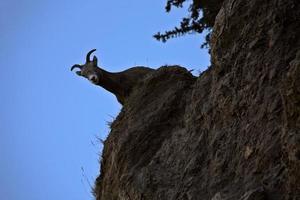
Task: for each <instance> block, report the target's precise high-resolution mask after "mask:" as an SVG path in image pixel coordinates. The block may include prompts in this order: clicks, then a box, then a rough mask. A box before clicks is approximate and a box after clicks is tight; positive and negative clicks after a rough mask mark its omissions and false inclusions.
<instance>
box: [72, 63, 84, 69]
mask: <svg viewBox="0 0 300 200" xmlns="http://www.w3.org/2000/svg"><path fill="white" fill-rule="evenodd" d="M75 68H79V69H82V66H81V65H78V64H76V65H73V66H72V67H71V71H72V70H73V69H75Z"/></svg>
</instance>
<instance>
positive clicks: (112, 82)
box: [97, 67, 124, 98]
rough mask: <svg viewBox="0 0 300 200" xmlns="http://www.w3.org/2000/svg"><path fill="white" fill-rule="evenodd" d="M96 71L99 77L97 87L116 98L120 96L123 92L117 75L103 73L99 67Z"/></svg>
mask: <svg viewBox="0 0 300 200" xmlns="http://www.w3.org/2000/svg"><path fill="white" fill-rule="evenodd" d="M97 69H98V71H97V73H98V77H100V81H99V83H98V85H99V86H101V87H103V88H104V89H106V90H108V91H109V92H111V93H113V94H115V95H116V96H117V98H118V96H122V95H123V93H124V91H123V89H122V86H121V85H120V81H119V79H120V77H119V76H118V74H117V73H111V72H108V71H105V70H104V69H101V68H99V67H98V68H97Z"/></svg>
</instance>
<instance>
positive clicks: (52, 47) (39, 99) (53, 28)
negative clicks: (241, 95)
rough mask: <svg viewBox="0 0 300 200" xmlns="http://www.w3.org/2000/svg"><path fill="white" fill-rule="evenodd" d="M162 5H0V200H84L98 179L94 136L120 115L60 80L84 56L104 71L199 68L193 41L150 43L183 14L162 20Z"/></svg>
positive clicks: (83, 87) (93, 92) (58, 1)
mask: <svg viewBox="0 0 300 200" xmlns="http://www.w3.org/2000/svg"><path fill="white" fill-rule="evenodd" d="M165 3H166V0H155V1H146V0H145V1H141V0H128V1H118V3H116V2H114V1H103V0H76V1H74V0H43V1H41V0H1V1H0V27H1V31H0V44H1V46H0V69H1V72H0V81H1V84H0V92H1V93H0V97H1V98H0V109H1V110H0V111H1V112H0V134H1V135H0V166H1V168H0V177H1V179H0V198H1V199H3V200H24V199H28V200H53V199H56V200H60V199H61V200H65V199H70V200H82V199H92V196H91V194H90V188H89V183H88V182H91V184H93V181H94V179H95V177H96V176H97V175H98V171H99V164H98V159H99V155H98V154H99V153H100V151H101V148H102V147H101V144H99V142H97V139H96V136H97V137H100V138H105V137H106V135H107V134H108V132H109V129H108V127H107V125H106V123H107V121H111V120H112V117H115V116H116V115H117V114H118V112H119V110H120V105H119V104H118V102H117V101H116V99H115V97H114V96H113V95H111V94H110V93H108V92H107V91H105V90H103V89H101V88H99V87H95V86H93V85H92V84H90V83H89V82H88V81H87V80H85V79H83V78H80V77H78V76H76V75H75V73H72V72H71V71H70V66H72V65H73V64H75V63H83V62H84V57H85V55H86V53H87V52H88V51H89V50H91V49H92V48H97V49H98V50H97V52H96V54H97V56H98V59H99V62H100V64H101V65H102V66H103V67H104V68H105V69H107V70H109V71H120V70H123V69H126V68H128V67H132V66H134V65H146V66H149V67H153V68H157V67H159V66H161V65H165V64H180V65H182V66H186V67H187V68H189V69H195V70H204V69H205V68H206V66H208V65H209V56H208V54H207V51H206V50H201V49H200V44H201V43H202V38H203V36H199V35H189V36H186V37H183V38H178V39H173V40H170V41H169V42H167V43H165V44H163V43H160V42H157V41H155V40H154V39H153V38H152V35H153V34H154V33H156V32H157V31H160V30H166V29H169V28H172V27H174V26H175V25H177V24H178V23H179V20H180V18H181V17H184V16H185V14H186V10H177V11H176V12H173V13H171V14H166V13H165V11H164V6H165ZM82 168H83V169H84V173H83V171H82Z"/></svg>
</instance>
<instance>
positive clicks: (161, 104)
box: [94, 0, 300, 200]
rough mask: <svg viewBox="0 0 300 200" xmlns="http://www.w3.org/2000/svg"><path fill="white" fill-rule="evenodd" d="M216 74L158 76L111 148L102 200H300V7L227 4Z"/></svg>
mask: <svg viewBox="0 0 300 200" xmlns="http://www.w3.org/2000/svg"><path fill="white" fill-rule="evenodd" d="M211 56H212V66H211V67H210V68H209V69H208V70H207V71H205V72H204V73H202V74H201V75H200V76H199V77H193V76H192V75H191V74H190V73H189V72H188V71H187V70H185V69H184V68H181V67H179V66H169V67H161V68H159V69H158V70H156V71H154V72H153V73H152V74H150V75H149V76H147V77H146V78H145V79H144V80H143V81H142V82H140V83H139V85H138V86H137V87H136V88H135V90H134V91H133V93H132V95H131V96H130V98H129V99H128V100H127V102H126V103H125V105H124V107H123V109H122V111H121V113H120V114H119V116H118V117H117V119H116V120H115V121H114V122H113V124H112V129H111V132H110V134H109V136H108V138H107V140H106V141H105V144H104V150H103V155H102V163H101V172H100V176H99V177H98V178H97V180H96V183H95V188H94V189H95V196H96V199H97V200H118V199H119V200H169V199H170V200H175V199H176V200H200V199H201V200H235V199H237V200H239V199H240V200H283V199H286V200H288V199H291V200H297V199H300V2H299V0H252V1H245V0H244V1H243V0H225V1H224V4H223V6H222V8H221V10H220V11H219V14H218V16H217V18H216V22H215V26H214V30H213V34H212V39H211Z"/></svg>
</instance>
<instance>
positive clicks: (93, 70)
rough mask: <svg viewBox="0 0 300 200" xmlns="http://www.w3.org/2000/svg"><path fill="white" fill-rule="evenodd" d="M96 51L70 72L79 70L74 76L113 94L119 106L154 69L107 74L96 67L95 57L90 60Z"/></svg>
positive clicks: (89, 53) (134, 68)
mask: <svg viewBox="0 0 300 200" xmlns="http://www.w3.org/2000/svg"><path fill="white" fill-rule="evenodd" d="M94 51H96V49H93V50H91V51H89V52H88V53H87V55H86V62H85V64H84V65H79V64H75V65H73V66H72V67H71V71H72V70H73V69H75V68H79V69H80V71H77V72H76V74H77V75H79V76H83V77H85V78H87V79H88V80H89V81H91V82H92V83H93V84H95V85H98V86H101V87H103V88H104V89H106V90H107V91H109V92H111V93H113V94H114V95H115V96H116V97H117V100H118V101H119V103H120V104H122V105H123V104H124V102H125V100H126V98H127V97H128V96H129V95H130V93H131V91H132V88H133V87H134V86H135V85H136V84H137V83H138V82H139V81H140V80H141V79H142V78H144V76H145V75H147V74H149V73H150V72H152V71H153V70H154V69H151V68H148V67H141V66H138V67H132V68H129V69H127V70H125V71H122V72H116V73H112V72H108V71H105V70H104V69H101V68H100V67H98V66H97V65H98V59H97V57H96V56H94V57H93V60H92V61H91V60H90V56H91V54H92V53H93V52H94Z"/></svg>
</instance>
